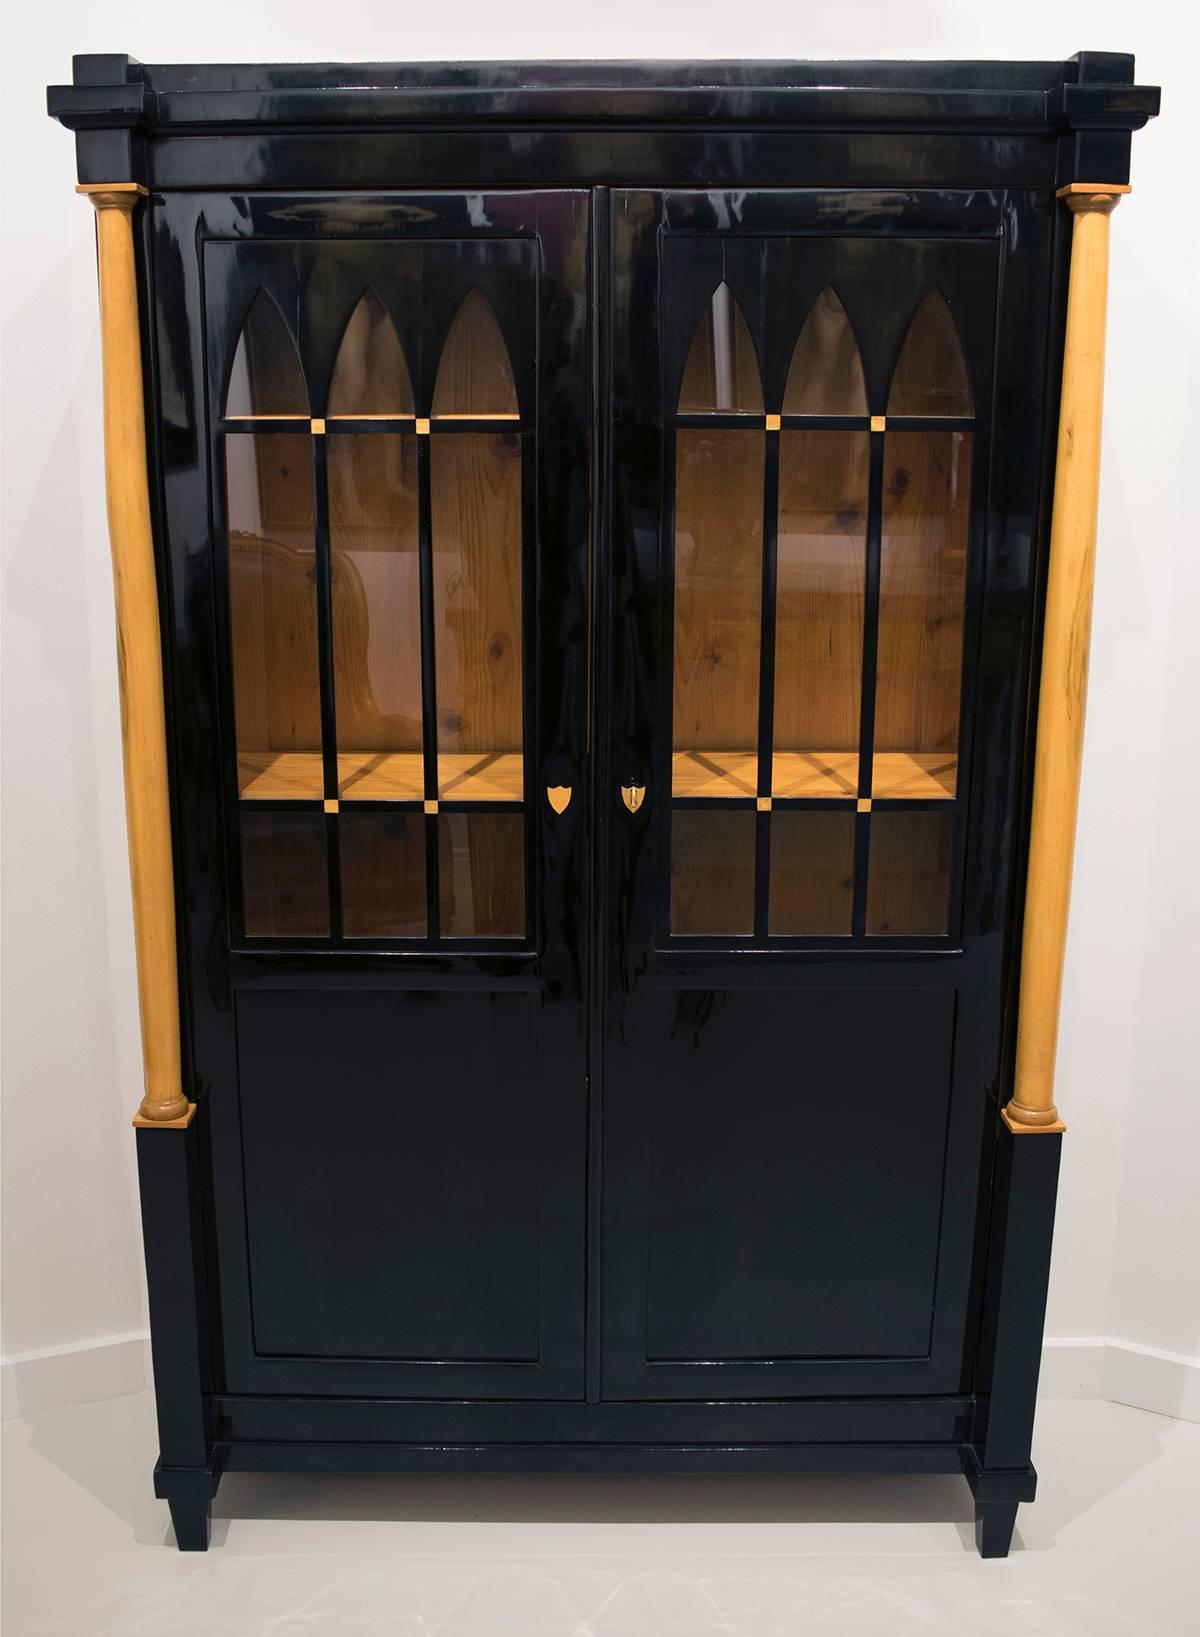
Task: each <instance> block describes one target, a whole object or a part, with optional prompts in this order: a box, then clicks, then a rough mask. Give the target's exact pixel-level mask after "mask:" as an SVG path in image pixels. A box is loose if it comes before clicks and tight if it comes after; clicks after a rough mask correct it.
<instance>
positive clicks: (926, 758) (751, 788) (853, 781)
mask: <svg viewBox="0 0 1200 1637" xmlns="http://www.w3.org/2000/svg"><path fill="white" fill-rule="evenodd" d="M957 778H958V757H957V756H956V755H953V754H950V753H945V752H942V753H936V754H935V753H932V752H925V751H912V752H909V751H882V752H880V753H879V754H877V755H876V756H875V758H874V763H873V767H872V788H871V794H872V796H875V797H879V798H891V799H892V800H906V799H907V800H924V801H928V800H930V799H933V800H938V799H942V800H952V799H953V797H954V792H955V786H956V782H957ZM771 783H772V788H771V794H772V795H773V796H784V797H792V798H796V797H810V798H817V797H830V796H833V797H838V796H843V797H846V798H847V799H849V798H850V797H853V796H857V794H858V753H857V751H853V750H811V751H777V752H776V754H775V756H774V757H773V758H772V780H771ZM671 793H672V795H674V796H727V797H737V796H742V797H745V796H755V795H757V794H758V756H757V753H756V752H755V751H753V750H686V751H676V752H675V754H674V755H673V756H672V757H671Z"/></svg>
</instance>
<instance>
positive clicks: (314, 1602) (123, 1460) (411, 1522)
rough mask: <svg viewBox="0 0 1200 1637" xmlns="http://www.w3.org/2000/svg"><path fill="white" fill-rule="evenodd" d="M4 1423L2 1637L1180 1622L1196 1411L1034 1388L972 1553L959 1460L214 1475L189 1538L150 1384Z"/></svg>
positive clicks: (1195, 1468)
mask: <svg viewBox="0 0 1200 1637" xmlns="http://www.w3.org/2000/svg"><path fill="white" fill-rule="evenodd" d="M4 1440H5V1443H4V1474H5V1484H4V1514H5V1517H4V1557H5V1577H4V1623H3V1633H4V1637H268V1634H269V1637H366V1634H375V1633H387V1634H388V1637H676V1634H678V1637H707V1634H709V1633H720V1634H722V1637H791V1634H793V1633H797V1634H798V1633H805V1634H810V1633H811V1634H813V1637H825V1634H827V1633H844V1632H850V1633H862V1634H870V1637H880V1634H884V1633H886V1634H887V1637H904V1634H907V1633H921V1634H922V1637H935V1634H938V1633H943V1632H946V1633H950V1632H952V1633H954V1634H955V1637H961V1634H962V1633H963V1632H970V1633H971V1634H972V1637H978V1634H985V1637H986V1634H991V1633H1004V1634H1006V1637H1007V1634H1009V1633H1011V1634H1014V1637H1018V1634H1019V1637H1053V1634H1057V1633H1079V1634H1080V1637H1106V1634H1108V1633H1125V1632H1129V1633H1137V1634H1138V1637H1175V1634H1180V1637H1183V1634H1187V1637H1195V1634H1196V1633H1197V1632H1200V1573H1198V1571H1197V1557H1198V1556H1200V1426H1196V1425H1191V1424H1189V1423H1186V1422H1179V1421H1169V1420H1166V1419H1164V1418H1162V1417H1159V1416H1154V1415H1149V1414H1146V1413H1145V1412H1143V1411H1141V1410H1131V1409H1126V1408H1123V1407H1121V1406H1119V1405H1114V1404H1100V1403H1091V1402H1088V1403H1069V1402H1050V1403H1045V1404H1043V1406H1042V1409H1041V1414H1040V1417H1039V1422H1038V1432H1037V1447H1036V1449H1035V1451H1034V1458H1035V1461H1036V1462H1037V1464H1038V1466H1039V1469H1040V1471H1041V1496H1040V1498H1039V1500H1038V1501H1037V1503H1036V1504H1035V1505H1033V1506H1030V1507H1022V1508H1021V1511H1020V1512H1019V1514H1018V1519H1017V1536H1016V1539H1015V1541H1014V1548H1013V1552H1012V1555H1011V1556H1010V1557H1009V1558H1008V1559H1007V1560H1006V1561H996V1562H989V1563H983V1562H981V1561H980V1560H979V1558H977V1557H976V1555H975V1549H974V1544H973V1540H972V1526H971V1507H970V1499H969V1496H968V1494H967V1489H966V1485H965V1484H964V1483H963V1482H962V1480H961V1479H958V1478H927V1479H898V1478H888V1479H885V1478H878V1479H861V1478H836V1479H829V1478H811V1479H795V1478H766V1479H745V1478H707V1479H696V1480H683V1479H665V1478H655V1479H645V1478H643V1479H610V1478H599V1479H586V1480H585V1479H572V1478H528V1479H526V1478H503V1479H502V1478H476V1479H467V1478H422V1479H410V1478H388V1479H379V1478H339V1479H331V1478H316V1477H297V1478H289V1479H284V1478H279V1477H273V1476H272V1477H259V1476H254V1477H251V1476H248V1475H245V1474H230V1475H229V1476H227V1477H226V1478H225V1479H224V1480H223V1482H222V1485H221V1489H220V1492H219V1494H218V1496H217V1501H216V1505H215V1507H214V1521H213V1546H212V1549H211V1550H210V1551H209V1552H208V1553H207V1554H206V1555H187V1556H185V1555H181V1554H179V1553H177V1552H176V1551H175V1549H174V1538H173V1536H172V1535H171V1531H170V1525H169V1522H168V1519H167V1510H166V1507H165V1505H163V1504H162V1503H160V1502H158V1501H156V1500H155V1499H154V1497H153V1495H152V1494H151V1491H150V1472H151V1468H152V1466H153V1461H154V1455H155V1438H154V1416H153V1401H152V1399H151V1396H150V1394H149V1393H140V1394H138V1395H137V1396H135V1397H132V1398H120V1399H109V1400H107V1401H106V1402H104V1403H100V1404H88V1405H81V1406H79V1407H78V1408H74V1409H69V1410H58V1411H55V1412H53V1413H50V1414H46V1415H42V1416H36V1417H34V1418H32V1419H31V1420H28V1421H15V1422H10V1423H9V1424H8V1425H7V1426H6V1427H5V1429H4Z"/></svg>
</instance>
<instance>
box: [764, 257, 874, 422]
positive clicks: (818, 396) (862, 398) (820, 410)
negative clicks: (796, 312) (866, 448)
mask: <svg viewBox="0 0 1200 1637" xmlns="http://www.w3.org/2000/svg"><path fill="white" fill-rule="evenodd" d="M783 413H784V414H785V415H865V414H866V413H867V388H866V382H865V381H864V379H863V367H862V358H861V356H860V354H859V350H858V342H857V340H856V339H855V335H854V327H853V325H852V324H851V323H850V319H849V317H848V316H847V313H846V309H845V308H844V307H843V306H842V303H841V301H840V299H839V298H838V294H837V291H836V290H835V289H834V288H833V286H832V285H830V284H827V285H826V286H825V288H824V289H823V290H822V291H821V293H820V294H819V295H818V296H817V299H816V300H815V301H814V302H813V304H812V306H811V307H810V308H809V312H808V317H807V318H806V319H805V320H804V324H803V327H802V328H801V330H800V334H799V336H798V337H797V338H796V346H795V349H794V351H793V352H792V362H791V365H790V366H789V368H788V378H787V386H786V387H785V388H784V393H783Z"/></svg>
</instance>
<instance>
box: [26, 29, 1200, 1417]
mask: <svg viewBox="0 0 1200 1637" xmlns="http://www.w3.org/2000/svg"><path fill="white" fill-rule="evenodd" d="M1194 15H1195V13H1194V11H1193V10H1192V9H1191V8H1187V9H1186V10H1185V8H1183V7H1181V6H1178V5H1175V4H1171V3H1168V0H1151V3H1146V4H1143V5H1141V6H1140V7H1138V8H1136V9H1135V10H1133V11H1131V10H1130V8H1129V7H1128V6H1127V5H1118V4H1117V3H1116V0H1088V3H1083V0H1076V3H1070V4H1055V3H1053V0H1051V3H1049V4H1048V3H1047V0H1009V3H1008V4H1006V5H1004V6H1001V7H997V6H996V5H995V4H994V0H987V3H986V4H985V3H983V0H974V4H967V3H964V0H909V3H907V4H905V3H903V0H842V3H840V4H838V5H830V6H820V7H818V6H815V5H814V6H811V7H800V6H797V5H796V4H794V0H788V3H782V0H777V3H770V0H739V3H738V4H736V5H730V4H729V3H728V0H722V3H721V4H714V3H712V0H657V3H656V4H652V5H648V4H646V0H606V3H605V4H604V5H603V6H595V7H591V8H585V7H579V6H574V7H573V6H570V5H566V4H564V3H563V0H536V3H535V0H507V3H506V4H503V5H497V4H495V0H488V3H486V4H482V3H477V0H476V3H472V0H460V3H459V4H458V5H456V6H455V7H453V8H439V7H430V6H428V5H425V4H421V5H415V4H410V5H408V6H405V5H403V4H401V5H397V4H395V0H392V3H389V4H386V5H384V4H376V5H369V4H365V3H362V0H341V3H340V4H338V5H336V6H330V5H328V4H324V3H321V4H318V3H316V0H313V3H311V4H309V5H308V6H305V5H304V4H303V3H302V0H259V3H258V4H256V5H252V6H247V5H245V4H244V3H242V0H239V3H238V4H236V5H235V4H231V3H229V0H209V3H208V4H206V5H204V6H199V7H194V8H193V7H171V6H164V5H162V4H161V0H154V3H153V4H152V3H150V0H136V3H135V0H107V3H106V4H103V5H101V6H97V5H96V4H95V0H86V3H85V0H58V3H57V4H55V5H54V6H20V7H17V6H12V7H9V8H7V10H6V22H5V32H6V42H5V43H6V50H5V66H4V72H5V78H6V82H7V83H6V89H5V106H4V126H5V131H4V135H5V141H4V162H5V168H6V172H7V181H6V204H5V210H4V214H3V217H2V218H0V224H2V227H3V235H4V246H3V251H4V287H3V347H4V367H5V379H4V408H5V431H6V434H7V436H6V440H5V452H4V469H3V541H4V616H5V629H6V642H5V647H4V670H5V690H4V714H5V734H4V766H5V790H6V823H5V826H4V836H3V841H4V852H5V863H6V881H7V891H6V894H5V905H4V909H5V932H6V943H5V952H6V955H7V960H6V962H5V968H4V984H5V1007H6V1022H7V1027H6V1030H5V1041H4V1047H5V1133H6V1139H7V1140H6V1142H5V1148H4V1180H5V1220H6V1226H7V1233H6V1240H5V1243H6V1277H5V1281H4V1303H3V1306H4V1337H5V1340H4V1346H5V1349H6V1351H7V1353H8V1354H9V1355H10V1356H11V1355H18V1356H20V1355H24V1354H27V1353H29V1352H36V1351H38V1350H44V1349H55V1348H66V1349H70V1348H72V1347H73V1346H74V1345H76V1344H78V1343H81V1342H83V1343H86V1342H91V1341H95V1340H96V1339H98V1338H105V1337H111V1336H118V1337H119V1336H124V1335H127V1334H128V1333H131V1332H133V1333H136V1332H138V1331H139V1330H140V1329H141V1328H142V1326H143V1324H144V1310H143V1298H142V1290H141V1271H140V1265H139V1263H140V1248H139V1245H138V1229H137V1218H136V1211H135V1195H134V1173H133V1145H132V1141H131V1135H130V1132H129V1129H128V1121H129V1117H130V1115H131V1114H132V1112H133V1110H134V1108H135V1106H136V1103H137V1100H138V1096H139V1093H140V1076H141V1071H140V1063H139V1054H138V1042H137V1027H136V1011H135V999H134V988H133V967H132V947H131V928H130V914H129V907H128V891H127V879H126V864H125V840H124V830H123V820H122V811H121V778H120V753H119V740H118V722H117V706H116V680H115V663H114V655H113V640H112V598H111V590H110V585H109V570H108V548H107V542H106V535H105V525H104V497H103V489H102V469H101V451H100V422H99V404H100V383H99V346H98V340H97V325H96V307H95V289H94V264H93V252H92V222H91V212H90V210H89V209H88V207H87V206H86V205H85V204H84V203H83V201H82V200H79V199H77V198H76V197H75V196H74V195H73V193H72V192H71V188H72V185H73V183H74V180H75V173H74V156H73V151H72V142H71V139H70V137H69V135H68V134H67V133H66V132H64V131H62V130H61V129H59V128H58V127H56V126H54V125H52V124H51V123H50V122H49V121H48V120H47V119H46V118H45V115H44V112H43V110H44V100H43V97H44V91H43V88H44V86H45V84H46V83H47V82H48V81H51V80H55V81H61V80H67V79H69V78H70V66H71V65H70V55H71V53H72V52H73V51H111V50H129V51H131V52H133V53H134V55H136V56H138V57H140V58H142V59H143V60H144V61H153V62H172V61H175V62H179V61H188V60H197V61H221V60H227V61H278V60H305V59H308V60H322V59H355V58H357V59H360V60H361V59H383V60H388V59H395V58H440V57H455V56H463V55H469V56H471V57H478V58H488V57H501V58H511V57H569V56H575V57H588V56H605V57H655V56H658V57H670V56H681V55H690V56H728V57H739V56H756V57H789V56H815V57H820V56H831V57H839V56H840V57H846V56H855V55H857V56H878V57H955V56H960V57H971V56H979V57H1040V58H1050V57H1060V56H1063V57H1065V56H1069V55H1070V54H1071V53H1073V52H1074V51H1077V50H1079V49H1081V48H1085V47H1086V48H1089V49H1109V50H1134V51H1136V52H1137V54H1138V73H1139V78H1140V79H1142V80H1143V81H1147V82H1151V83H1155V82H1157V83H1161V84H1162V85H1163V87H1164V105H1165V110H1166V112H1165V117H1164V118H1163V119H1162V120H1161V121H1159V122H1157V123H1156V124H1154V125H1151V126H1150V128H1149V129H1148V130H1146V131H1145V132H1143V133H1141V134H1140V135H1138V136H1136V137H1135V138H1134V170H1133V181H1134V187H1135V192H1134V195H1133V197H1132V199H1131V200H1129V201H1127V202H1126V203H1124V204H1123V205H1122V206H1121V208H1120V210H1119V211H1118V212H1117V214H1116V216H1115V217H1114V219H1113V238H1114V246H1113V270H1112V301H1111V314H1112V326H1111V335H1112V344H1111V349H1110V361H1109V372H1108V419H1107V425H1106V435H1105V480H1104V494H1103V503H1102V523H1101V530H1100V557H1099V574H1098V584H1097V593H1096V643H1095V655H1096V658H1095V664H1094V671H1093V683H1092V697H1091V708H1090V718H1089V727H1088V745H1087V770H1086V774H1085V789H1084V806H1083V819H1082V824H1081V831H1080V841H1079V854H1078V864H1077V870H1076V887H1075V913H1074V920H1073V924H1072V931H1071V938H1070V946H1069V952H1068V966H1067V977H1066V996H1065V1002H1064V1011H1063V1047H1062V1055H1061V1063H1060V1076H1059V1100H1060V1105H1061V1107H1062V1109H1063V1111H1064V1113H1065V1115H1066V1118H1067V1120H1068V1123H1069V1126H1070V1132H1069V1135H1068V1137H1067V1139H1066V1144H1065V1150H1064V1154H1065V1159H1064V1174H1063V1185H1062V1194H1061V1202H1060V1210H1059V1226H1058V1237H1057V1246H1056V1252H1055V1262H1054V1276H1053V1287H1052V1292H1051V1303H1050V1315H1049V1321H1048V1331H1049V1334H1050V1335H1051V1336H1052V1337H1057V1338H1060V1339H1063V1338H1067V1339H1076V1340H1078V1339H1083V1340H1087V1341H1091V1342H1096V1341H1098V1339H1099V1338H1103V1337H1115V1338H1118V1339H1120V1340H1123V1341H1126V1342H1130V1343H1133V1344H1135V1348H1136V1349H1141V1350H1142V1351H1141V1352H1140V1353H1138V1357H1140V1358H1143V1359H1149V1360H1151V1361H1153V1360H1154V1359H1155V1357H1156V1354H1155V1351H1154V1350H1157V1351H1159V1352H1163V1353H1167V1354H1171V1355H1178V1356H1180V1357H1182V1358H1195V1357H1196V1355H1198V1354H1200V1280H1198V1279H1197V1276H1196V1265H1197V1263H1196V1259H1197V1254H1198V1252H1200V1205H1198V1200H1200V1191H1198V1190H1197V1189H1196V1187H1195V1185H1194V1181H1193V1175H1192V1172H1193V1168H1194V1165H1195V1157H1196V1156H1197V1155H1198V1154H1200V1073H1198V1072H1197V1069H1196V1066H1195V1059H1196V1055H1197V1045H1198V1042H1197V1035H1196V1026H1195V1021H1194V1019H1195V1014H1196V1004H1195V1001H1194V999H1193V995H1192V992H1191V988H1192V963H1191V960H1190V957H1191V956H1192V954H1193V952H1194V950H1195V947H1196V931H1195V929H1196V925H1197V918H1198V915H1200V903H1198V894H1197V869H1196V863H1195V860H1196V857H1197V852H1198V850H1200V836H1198V833H1197V815H1198V814H1200V785H1198V781H1197V768H1198V766H1200V756H1198V755H1197V753H1196V752H1197V741H1198V738H1200V734H1198V731H1197V730H1198V724H1197V718H1196V707H1195V698H1196V686H1195V681H1194V672H1193V667H1192V664H1191V660H1192V653H1193V650H1194V649H1195V648H1196V646H1197V643H1198V642H1200V595H1198V593H1200V585H1198V583H1197V558H1198V555H1200V553H1198V551H1197V546H1198V541H1197V528H1196V521H1195V517H1196V513H1195V509H1194V507H1193V506H1190V505H1189V504H1188V495H1187V492H1186V491H1187V488H1188V486H1189V485H1190V484H1192V483H1194V482H1195V475H1196V468H1197V460H1196V455H1195V449H1196V433H1195V405H1196V403H1197V401H1198V399H1200V378H1198V377H1200V371H1198V369H1197V358H1198V356H1200V351H1198V348H1197V317H1196V311H1197V302H1196V299H1195V281H1196V278H1197V271H1198V269H1200V254H1198V246H1197V231H1196V225H1195V224H1196V219H1197V213H1196V211H1195V210H1194V208H1193V207H1192V197H1193V195H1194V192H1195V174H1194V173H1195V159H1194V154H1195V148H1196V141H1195V125H1194V114H1193V111H1192V109H1191V107H1190V91H1191V85H1190V76H1191V73H1192V68H1191V62H1192V60H1193V54H1194V52H1195V50H1196V47H1197V44H1200V41H1198V40H1197V29H1196V24H1195V22H1194V20H1193V19H1194ZM1185 18H1186V21H1185ZM1177 63H1178V64H1180V71H1179V72H1178V73H1177V72H1176V64H1177ZM1185 75H1186V76H1188V77H1187V78H1185ZM1189 742H1190V752H1191V753H1190V755H1187V754H1183V752H1184V750H1185V747H1186V746H1188V744H1189ZM1147 1350H1148V1351H1147ZM110 1351H111V1350H110ZM1127 1351H1128V1350H1127ZM1098 1356H1099V1355H1098V1354H1097V1357H1098ZM1062 1357H1063V1358H1064V1359H1065V1360H1067V1365H1068V1368H1067V1369H1066V1372H1065V1374H1066V1375H1070V1374H1071V1372H1072V1371H1080V1372H1082V1373H1083V1374H1086V1373H1087V1368H1086V1360H1085V1359H1084V1354H1083V1353H1082V1352H1081V1351H1080V1350H1078V1349H1066V1350H1064V1352H1063V1354H1062ZM92 1358H93V1361H94V1360H96V1359H98V1358H99V1354H93V1355H92ZM129 1359H130V1362H129V1370H130V1372H133V1373H136V1371H137V1370H139V1369H140V1355H139V1356H138V1358H137V1360H136V1361H135V1360H134V1358H133V1354H132V1353H130V1354H129ZM1081 1360H1083V1361H1084V1362H1082V1363H1081ZM1172 1368H1174V1367H1172ZM80 1371H82V1374H80V1373H79V1372H78V1371H77V1372H76V1376H75V1377H73V1380H74V1382H75V1386H76V1387H79V1386H80V1384H81V1383H83V1384H84V1385H86V1380H92V1381H99V1380H100V1378H101V1376H102V1375H103V1371H102V1370H100V1368H99V1366H98V1365H95V1367H93V1365H92V1364H89V1363H88V1360H87V1358H85V1359H84V1361H83V1364H82V1365H81V1366H80ZM89 1371H91V1374H90V1375H89V1374H88V1372H89ZM1177 1376H1178V1370H1176V1373H1175V1376H1173V1377H1172V1380H1175V1379H1176V1377H1177ZM1092 1377H1094V1380H1093V1379H1092ZM1192 1377H1193V1379H1194V1378H1195V1372H1192ZM105 1379H106V1380H107V1379H108V1378H105ZM1064 1379H1065V1376H1064ZM1099 1379H1100V1378H1099V1376H1098V1375H1096V1374H1095V1372H1094V1371H1093V1372H1092V1376H1090V1377H1089V1381H1091V1384H1092V1385H1095V1384H1097V1383H1098V1382H1099ZM1109 1386H1110V1388H1112V1390H1114V1391H1118V1392H1121V1391H1123V1390H1124V1391H1125V1392H1126V1393H1127V1392H1128V1390H1129V1389H1128V1388H1127V1387H1125V1388H1123V1387H1122V1382H1119V1381H1118V1382H1116V1383H1115V1384H1114V1381H1113V1380H1112V1379H1110V1381H1109ZM98 1390H106V1389H105V1388H104V1387H103V1386H102V1387H101V1388H100V1389H98ZM1170 1390H1172V1391H1173V1390H1174V1389H1173V1388H1172V1389H1170ZM1168 1396H1169V1395H1168ZM1162 1407H1170V1406H1169V1405H1167V1404H1164V1405H1163V1406H1162Z"/></svg>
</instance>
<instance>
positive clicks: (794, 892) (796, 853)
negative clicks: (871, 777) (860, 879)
mask: <svg viewBox="0 0 1200 1637" xmlns="http://www.w3.org/2000/svg"><path fill="white" fill-rule="evenodd" d="M854 824H855V819H854V814H853V813H851V812H830V811H820V812H812V811H811V810H810V811H808V812H805V811H804V810H803V809H795V808H792V809H782V810H781V809H779V808H776V809H775V811H774V812H773V813H772V814H771V884H770V905H769V910H768V920H767V926H768V930H769V931H770V932H771V933H774V934H775V935H776V936H784V935H787V934H791V935H792V936H794V937H800V936H803V935H810V936H816V935H827V936H833V937H837V936H843V935H848V934H849V933H850V931H851V918H852V914H853V909H854Z"/></svg>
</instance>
